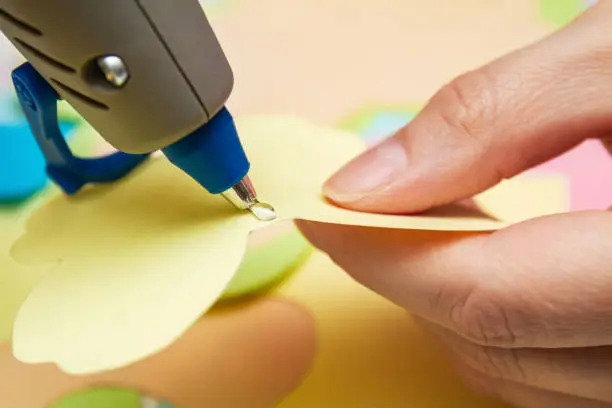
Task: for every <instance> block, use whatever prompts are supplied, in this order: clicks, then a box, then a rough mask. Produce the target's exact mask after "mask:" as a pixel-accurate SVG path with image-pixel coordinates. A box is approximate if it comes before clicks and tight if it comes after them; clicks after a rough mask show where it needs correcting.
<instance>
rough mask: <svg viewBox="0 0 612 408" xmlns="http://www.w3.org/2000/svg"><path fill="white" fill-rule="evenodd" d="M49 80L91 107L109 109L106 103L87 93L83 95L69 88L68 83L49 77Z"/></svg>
mask: <svg viewBox="0 0 612 408" xmlns="http://www.w3.org/2000/svg"><path fill="white" fill-rule="evenodd" d="M51 82H53V83H54V84H55V85H57V87H58V88H59V89H61V90H62V91H64V92H66V93H67V94H69V95H70V96H72V97H73V98H76V99H78V100H80V101H81V102H82V103H84V104H86V105H89V106H90V107H92V108H96V109H101V110H109V107H108V105H105V104H103V103H102V102H98V101H96V100H95V99H92V98H90V97H89V96H87V95H83V94H82V93H80V92H79V91H77V90H74V89H72V88H70V87H69V86H68V85H64V84H62V83H61V82H59V81H58V80H56V79H53V78H51Z"/></svg>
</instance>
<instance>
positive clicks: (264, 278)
mask: <svg viewBox="0 0 612 408" xmlns="http://www.w3.org/2000/svg"><path fill="white" fill-rule="evenodd" d="M278 227H282V228H280V229H279V228H278ZM272 228H273V229H275V230H277V231H272V233H276V234H275V235H273V236H271V237H268V236H263V237H262V239H263V240H264V241H263V242H253V241H254V240H250V241H249V248H248V250H247V252H246V254H245V256H244V258H243V260H242V264H241V265H240V268H239V269H238V271H237V272H236V275H235V276H234V277H233V278H232V280H231V282H230V283H229V285H228V286H227V288H225V291H224V292H223V295H222V296H221V299H235V298H238V297H241V296H245V295H253V294H255V293H257V292H260V291H263V290H267V289H269V288H271V287H272V286H274V285H275V284H276V283H278V282H280V281H282V280H283V278H285V277H286V276H287V274H289V273H290V272H291V271H292V270H293V269H295V268H297V267H298V266H299V265H300V264H301V263H302V262H304V261H306V259H308V256H309V255H310V254H311V252H312V247H311V246H310V244H309V243H308V241H306V239H305V238H304V237H303V236H302V234H300V233H299V231H298V230H297V228H295V226H294V225H293V224H288V225H279V224H276V225H274V226H272ZM259 232H260V231H256V233H259Z"/></svg>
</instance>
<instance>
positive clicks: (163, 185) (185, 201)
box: [13, 117, 504, 374]
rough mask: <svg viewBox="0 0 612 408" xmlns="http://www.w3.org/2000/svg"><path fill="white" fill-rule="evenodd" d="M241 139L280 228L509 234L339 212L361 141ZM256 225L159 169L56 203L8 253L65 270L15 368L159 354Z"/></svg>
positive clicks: (85, 367) (436, 218)
mask: <svg viewBox="0 0 612 408" xmlns="http://www.w3.org/2000/svg"><path fill="white" fill-rule="evenodd" d="M238 128H239V132H240V134H241V136H242V141H243V143H244V145H245V147H246V150H247V153H248V155H249V158H250V160H251V162H252V171H251V178H252V179H253V182H254V184H255V185H256V188H257V189H258V190H259V193H260V196H261V198H262V199H263V200H265V201H268V202H270V203H271V204H273V205H274V206H275V207H276V208H277V210H278V212H279V215H280V218H306V219H312V220H319V221H324V222H333V223H343V224H355V225H368V226H378V227H387V228H405V229H430V230H466V231H467V230H473V231H476V230H491V229H495V228H498V227H500V226H503V225H504V224H502V223H499V222H496V221H493V220H492V219H490V218H488V217H485V216H483V215H481V214H477V213H472V212H467V211H462V210H460V209H458V208H456V207H449V208H446V209H444V210H440V211H438V212H437V213H432V214H428V215H420V216H389V215H374V214H362V213H357V212H352V211H348V210H343V209H340V208H337V207H335V206H333V205H331V204H329V203H327V202H325V201H324V199H323V198H322V197H321V194H320V187H321V185H322V183H323V181H324V180H325V179H326V178H327V177H328V176H329V175H331V174H332V173H333V172H334V171H336V170H337V169H338V168H339V167H340V166H341V165H343V164H344V163H345V162H346V161H347V160H349V159H350V158H352V157H353V156H355V155H356V154H358V153H359V152H361V151H362V150H363V149H364V148H365V146H364V144H363V142H361V141H359V140H358V139H357V138H356V137H354V136H353V135H351V134H347V133H343V132H339V131H336V130H331V129H325V128H321V127H317V126H315V125H312V124H309V123H307V122H304V121H302V120H299V119H292V118H278V117H277V118H275V117H267V118H266V117H261V118H251V119H244V120H241V121H239V122H238ZM261 225H267V224H266V223H263V222H260V221H257V220H256V219H255V218H254V217H252V216H251V215H250V214H248V213H247V214H244V213H238V212H236V211H235V210H234V209H233V208H232V207H231V206H229V205H228V204H227V203H226V202H225V201H224V200H223V199H222V198H221V197H218V196H210V195H209V194H207V193H206V192H205V191H204V190H203V189H202V188H201V187H200V186H198V185H197V184H196V183H195V182H193V181H192V180H191V179H189V178H188V177H187V176H186V175H185V174H183V173H182V172H180V171H179V170H178V169H176V168H174V167H172V166H171V165H170V164H169V163H168V162H167V161H166V160H165V159H161V158H160V159H156V160H153V161H152V162H151V163H149V164H148V165H145V166H144V167H143V168H141V169H140V170H139V171H137V172H135V173H134V174H133V175H132V176H130V177H129V178H127V179H126V180H123V181H121V182H118V183H116V184H114V185H111V186H107V187H102V188H97V189H94V190H90V191H85V192H83V193H82V194H80V195H79V196H78V197H76V198H66V197H63V196H59V197H57V198H56V199H54V200H52V201H51V202H49V203H48V204H47V205H45V206H44V207H43V208H42V209H40V210H39V211H38V212H37V213H35V215H34V216H33V217H32V219H31V220H30V221H29V223H28V226H27V232H26V235H25V236H24V238H22V239H21V240H20V241H19V242H18V243H17V245H16V246H15V248H14V250H13V255H14V256H15V257H16V258H17V259H18V260H19V261H21V262H23V263H26V262H27V263H37V262H49V261H54V260H59V261H60V263H59V265H58V266H57V267H56V268H55V269H54V270H52V271H51V272H49V274H48V275H47V278H46V279H45V280H44V281H43V282H42V283H41V284H40V285H39V286H37V287H36V288H35V289H34V290H33V291H32V293H31V294H30V296H29V297H28V299H27V300H26V302H25V304H24V306H23V307H22V309H21V310H20V312H19V315H18V317H17V320H16V323H15V330H14V336H13V346H14V353H15V355H16V357H17V358H18V359H20V360H22V361H24V362H29V363H39V362H46V361H51V362H56V363H57V364H58V365H59V366H60V367H61V368H62V369H63V370H64V371H66V372H69V373H74V374H85V373H91V372H96V371H102V370H108V369H113V368H117V367H119V366H122V365H126V364H129V363H132V362H134V361H136V360H139V359H142V358H144V357H147V356H148V355H150V354H153V353H155V352H158V351H159V350H161V349H163V348H164V347H166V346H168V345H169V344H171V343H172V342H173V341H174V340H175V339H177V338H178V337H179V336H180V335H181V334H182V333H183V332H184V331H185V330H186V329H187V328H188V327H189V326H190V325H192V324H193V323H194V322H195V321H196V320H197V319H198V317H199V316H201V315H202V314H203V313H204V312H206V310H207V309H208V308H210V306H211V305H212V304H213V303H214V302H215V301H216V300H217V299H218V298H219V297H220V296H221V294H222V293H223V291H224V289H225V287H226V285H227V284H228V282H229V281H230V280H231V279H232V277H233V276H234V274H235V272H236V270H237V268H238V266H239V264H240V260H241V259H242V256H243V254H244V251H245V244H246V239H247V235H248V233H249V231H251V230H253V229H254V228H257V227H258V226H261ZM262 267H263V266H262ZM211 335H214V333H211Z"/></svg>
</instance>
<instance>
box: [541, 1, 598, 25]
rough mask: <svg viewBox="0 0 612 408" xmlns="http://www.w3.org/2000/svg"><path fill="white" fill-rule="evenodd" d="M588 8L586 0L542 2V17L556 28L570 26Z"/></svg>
mask: <svg viewBox="0 0 612 408" xmlns="http://www.w3.org/2000/svg"><path fill="white" fill-rule="evenodd" d="M586 8H587V5H586V0H540V15H541V16H542V18H543V19H545V20H546V21H547V22H549V23H551V24H553V25H554V27H555V28H559V27H563V26H564V25H566V24H568V23H569V22H571V21H572V20H573V19H575V18H576V17H578V16H579V15H580V13H582V12H583V11H584V10H586Z"/></svg>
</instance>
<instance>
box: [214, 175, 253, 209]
mask: <svg viewBox="0 0 612 408" xmlns="http://www.w3.org/2000/svg"><path fill="white" fill-rule="evenodd" d="M221 195H222V196H223V197H224V198H225V199H226V200H227V201H229V202H230V203H231V204H232V205H233V206H234V207H236V208H237V209H239V210H248V209H249V208H251V207H252V206H253V205H255V203H256V202H257V192H256V191H255V188H254V187H253V183H252V182H251V179H250V178H249V176H244V178H243V179H242V180H240V181H239V182H238V183H236V184H235V185H234V186H233V187H232V188H230V189H229V190H226V191H224V192H223V193H221Z"/></svg>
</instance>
